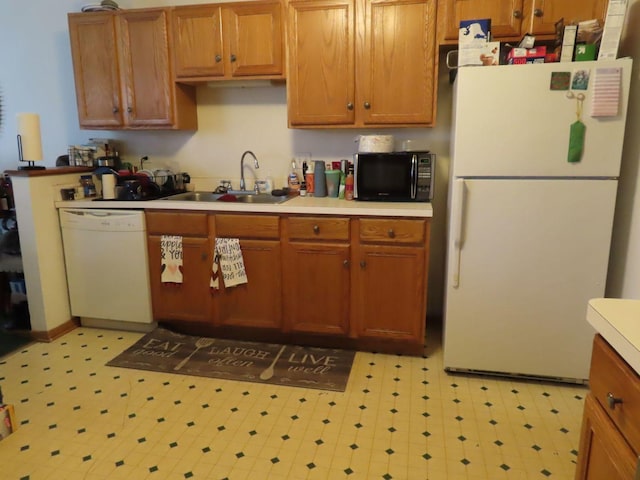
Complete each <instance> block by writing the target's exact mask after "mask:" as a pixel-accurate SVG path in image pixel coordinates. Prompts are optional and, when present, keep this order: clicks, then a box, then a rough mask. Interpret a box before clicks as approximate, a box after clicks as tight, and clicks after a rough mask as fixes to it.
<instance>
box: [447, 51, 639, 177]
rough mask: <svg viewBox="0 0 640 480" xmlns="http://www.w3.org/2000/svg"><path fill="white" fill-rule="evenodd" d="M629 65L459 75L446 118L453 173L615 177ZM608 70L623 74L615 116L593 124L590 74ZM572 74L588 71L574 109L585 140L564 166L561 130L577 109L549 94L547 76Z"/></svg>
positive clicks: (559, 93)
mask: <svg viewBox="0 0 640 480" xmlns="http://www.w3.org/2000/svg"><path fill="white" fill-rule="evenodd" d="M631 64H632V62H631V60H630V59H625V60H617V61H615V62H580V63H572V64H558V63H546V64H537V65H504V66H497V67H491V68H461V69H459V70H458V76H457V80H456V87H455V103H454V112H453V115H454V132H455V134H454V136H453V138H452V153H453V156H454V161H453V175H455V176H463V177H467V176H513V177H518V176H524V177H530V176H537V177H540V176H543V177H544V176H561V177H566V176H577V177H617V176H618V175H619V172H620V157H621V154H622V143H623V138H624V128H625V118H626V114H627V108H626V105H627V99H628V96H629V82H630V79H631ZM567 65H568V66H567ZM610 67H613V68H622V72H623V75H622V81H621V85H620V87H621V94H620V108H619V114H618V116H616V117H611V118H602V119H597V118H593V117H591V116H590V112H591V103H592V101H593V95H594V88H593V84H594V81H595V76H596V73H597V72H598V71H599V70H600V69H605V68H610ZM577 70H585V71H588V72H589V73H590V81H589V89H588V90H586V91H585V92H584V95H585V100H584V104H583V108H582V110H583V111H582V121H583V122H584V124H585V125H586V135H585V143H584V153H583V156H582V160H581V161H580V162H578V163H569V162H568V161H567V154H568V151H569V129H570V126H571V124H572V123H574V122H575V121H576V118H577V117H576V109H577V107H578V104H577V101H576V100H575V99H568V98H567V96H566V94H567V91H564V90H550V88H549V85H550V82H551V75H552V73H555V72H562V71H564V72H573V71H577ZM578 93H580V92H579V91H575V92H574V94H578Z"/></svg>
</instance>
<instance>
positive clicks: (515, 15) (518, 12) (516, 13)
mask: <svg viewBox="0 0 640 480" xmlns="http://www.w3.org/2000/svg"><path fill="white" fill-rule="evenodd" d="M513 18H522V10H514V11H513Z"/></svg>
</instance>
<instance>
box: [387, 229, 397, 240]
mask: <svg viewBox="0 0 640 480" xmlns="http://www.w3.org/2000/svg"><path fill="white" fill-rule="evenodd" d="M387 234H388V235H389V238H396V232H394V231H393V228H390V229H389V231H388V232H387Z"/></svg>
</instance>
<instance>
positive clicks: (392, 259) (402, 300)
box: [353, 245, 427, 343]
mask: <svg viewBox="0 0 640 480" xmlns="http://www.w3.org/2000/svg"><path fill="white" fill-rule="evenodd" d="M355 262H357V264H355ZM425 268H426V263H425V250H424V247H394V246H381V245H360V246H359V248H358V253H357V254H356V255H355V258H354V270H355V272H354V279H355V281H354V284H353V285H354V287H353V289H354V297H353V298H354V300H353V307H354V309H355V312H354V313H355V321H356V326H357V330H358V335H359V336H360V337H377V338H389V339H398V340H411V341H415V342H420V343H422V341H423V337H424V328H425V322H426V295H427V294H426V282H425V278H424V271H425Z"/></svg>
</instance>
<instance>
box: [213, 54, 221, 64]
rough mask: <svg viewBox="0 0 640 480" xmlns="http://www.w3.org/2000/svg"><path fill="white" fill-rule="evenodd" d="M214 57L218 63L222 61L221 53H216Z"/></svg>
mask: <svg viewBox="0 0 640 480" xmlns="http://www.w3.org/2000/svg"><path fill="white" fill-rule="evenodd" d="M214 59H215V61H216V63H220V62H221V61H222V56H221V55H216V56H215V57H214Z"/></svg>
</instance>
